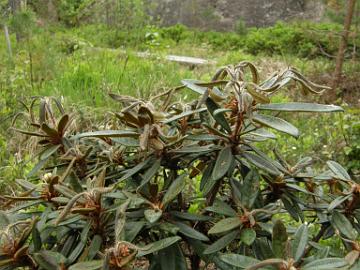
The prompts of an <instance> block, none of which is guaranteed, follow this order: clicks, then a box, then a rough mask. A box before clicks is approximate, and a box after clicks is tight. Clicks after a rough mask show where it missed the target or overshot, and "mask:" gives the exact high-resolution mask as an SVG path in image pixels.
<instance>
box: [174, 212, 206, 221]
mask: <svg viewBox="0 0 360 270" xmlns="http://www.w3.org/2000/svg"><path fill="white" fill-rule="evenodd" d="M170 214H171V215H172V216H174V217H177V218H179V219H185V220H190V221H208V220H210V219H211V217H209V216H203V215H199V214H192V213H189V212H178V211H171V212H170Z"/></svg>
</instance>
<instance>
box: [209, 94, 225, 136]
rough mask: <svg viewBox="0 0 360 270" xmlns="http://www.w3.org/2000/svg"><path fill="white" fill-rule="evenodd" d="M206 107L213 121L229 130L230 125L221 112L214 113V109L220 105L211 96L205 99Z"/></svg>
mask: <svg viewBox="0 0 360 270" xmlns="http://www.w3.org/2000/svg"><path fill="white" fill-rule="evenodd" d="M206 107H207V108H208V110H209V112H210V114H211V115H212V117H213V118H214V119H215V121H216V122H217V123H218V124H219V125H220V126H221V127H222V128H224V129H225V130H226V131H227V132H229V133H230V132H231V127H230V125H229V123H228V121H227V120H226V117H225V115H224V113H223V112H221V113H217V114H215V111H216V110H218V109H219V108H220V107H219V105H217V104H216V102H214V101H213V100H212V99H211V98H207V99H206Z"/></svg>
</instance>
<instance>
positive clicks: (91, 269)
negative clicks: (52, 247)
mask: <svg viewBox="0 0 360 270" xmlns="http://www.w3.org/2000/svg"><path fill="white" fill-rule="evenodd" d="M102 265H103V261H102V260H97V261H88V262H79V263H76V264H74V265H72V266H70V268H69V270H98V269H101V267H102Z"/></svg>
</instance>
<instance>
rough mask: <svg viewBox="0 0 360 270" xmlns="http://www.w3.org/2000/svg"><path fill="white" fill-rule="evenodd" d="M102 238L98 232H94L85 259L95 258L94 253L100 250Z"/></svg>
mask: <svg viewBox="0 0 360 270" xmlns="http://www.w3.org/2000/svg"><path fill="white" fill-rule="evenodd" d="M102 243H103V239H102V237H101V236H100V235H99V234H96V235H95V236H94V237H93V239H92V240H91V243H90V246H89V249H88V255H87V259H88V260H92V259H94V258H95V256H96V254H97V253H98V252H99V251H100V248H101V246H102Z"/></svg>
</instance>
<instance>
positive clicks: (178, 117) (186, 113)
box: [162, 108, 206, 124]
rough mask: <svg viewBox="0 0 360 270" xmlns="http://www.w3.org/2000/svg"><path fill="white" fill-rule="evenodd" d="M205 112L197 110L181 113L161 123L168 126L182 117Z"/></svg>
mask: <svg viewBox="0 0 360 270" xmlns="http://www.w3.org/2000/svg"><path fill="white" fill-rule="evenodd" d="M204 111H206V108H201V109H197V110H193V111H185V112H182V113H180V114H177V115H174V116H173V117H171V118H169V119H166V120H164V121H162V122H163V123H164V124H169V123H171V122H174V121H177V120H179V119H181V118H184V117H187V116H190V115H193V114H195V113H200V112H204Z"/></svg>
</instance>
